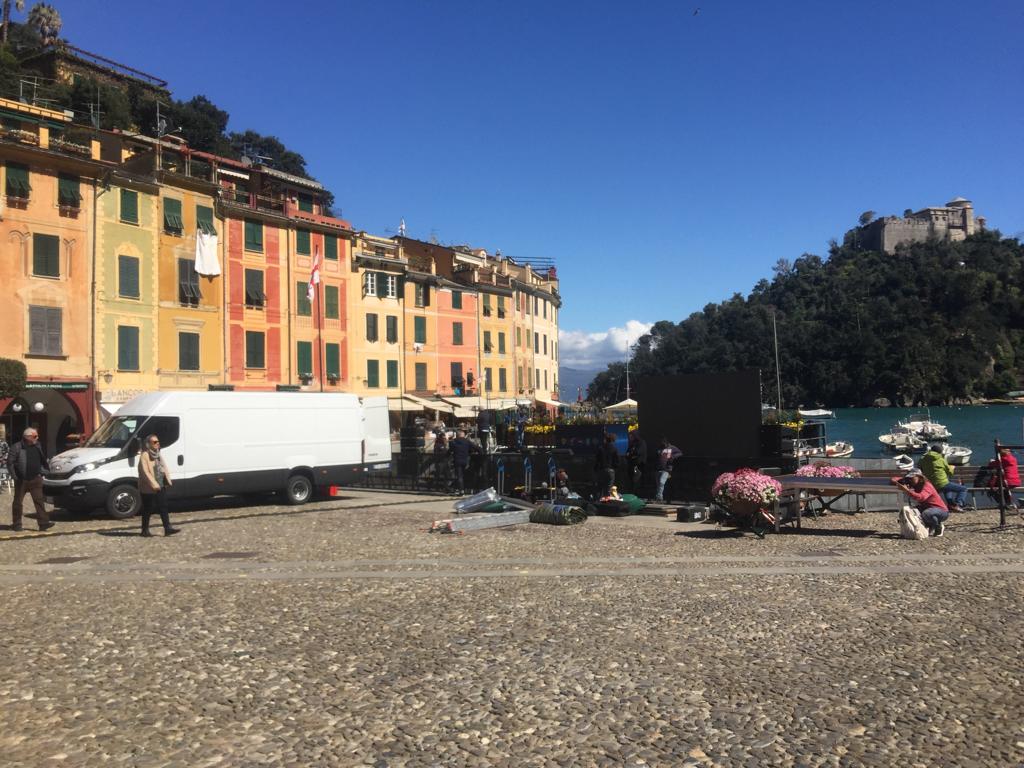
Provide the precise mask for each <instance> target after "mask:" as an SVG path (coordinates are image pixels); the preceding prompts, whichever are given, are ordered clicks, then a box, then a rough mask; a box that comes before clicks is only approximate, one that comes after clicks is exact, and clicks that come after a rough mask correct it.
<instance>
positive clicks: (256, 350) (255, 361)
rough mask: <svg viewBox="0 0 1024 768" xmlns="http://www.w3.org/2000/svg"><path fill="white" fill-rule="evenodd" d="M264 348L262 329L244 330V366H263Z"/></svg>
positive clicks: (264, 358)
mask: <svg viewBox="0 0 1024 768" xmlns="http://www.w3.org/2000/svg"><path fill="white" fill-rule="evenodd" d="M265 354H266V353H265V349H264V343H263V332H262V331H246V332H245V367H246V368H263V367H265V360H266V357H265Z"/></svg>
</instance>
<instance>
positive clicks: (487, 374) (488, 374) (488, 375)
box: [483, 368, 494, 392]
mask: <svg viewBox="0 0 1024 768" xmlns="http://www.w3.org/2000/svg"><path fill="white" fill-rule="evenodd" d="M483 387H484V389H485V390H486V391H487V392H493V391H494V371H493V370H491V369H490V368H484V381H483Z"/></svg>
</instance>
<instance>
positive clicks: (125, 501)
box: [107, 485, 142, 520]
mask: <svg viewBox="0 0 1024 768" xmlns="http://www.w3.org/2000/svg"><path fill="white" fill-rule="evenodd" d="M140 509H142V494H140V493H139V489H138V488H136V487H135V486H133V485H116V486H114V487H113V488H111V489H110V493H108V494H107V514H109V515H110V516H111V517H113V518H115V519H117V520H127V519H128V518H129V517H135V516H136V515H137V514H139V510H140Z"/></svg>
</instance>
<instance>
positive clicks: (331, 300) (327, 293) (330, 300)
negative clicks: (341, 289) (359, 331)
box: [324, 285, 341, 320]
mask: <svg viewBox="0 0 1024 768" xmlns="http://www.w3.org/2000/svg"><path fill="white" fill-rule="evenodd" d="M340 316H341V315H340V311H339V306H338V286H336V285H325V286H324V317H326V318H327V319H328V320H337V319H338V318H339V317H340Z"/></svg>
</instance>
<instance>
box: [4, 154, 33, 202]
mask: <svg viewBox="0 0 1024 768" xmlns="http://www.w3.org/2000/svg"><path fill="white" fill-rule="evenodd" d="M31 192H32V185H31V184H29V183H28V166H27V165H19V164H18V163H8V164H7V196H8V197H16V198H18V199H19V200H28V197H29V195H30V194H31Z"/></svg>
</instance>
